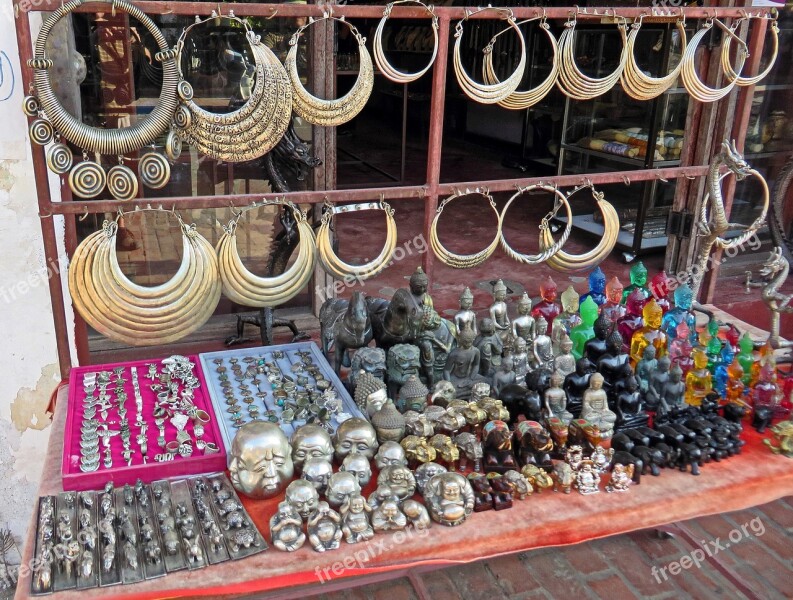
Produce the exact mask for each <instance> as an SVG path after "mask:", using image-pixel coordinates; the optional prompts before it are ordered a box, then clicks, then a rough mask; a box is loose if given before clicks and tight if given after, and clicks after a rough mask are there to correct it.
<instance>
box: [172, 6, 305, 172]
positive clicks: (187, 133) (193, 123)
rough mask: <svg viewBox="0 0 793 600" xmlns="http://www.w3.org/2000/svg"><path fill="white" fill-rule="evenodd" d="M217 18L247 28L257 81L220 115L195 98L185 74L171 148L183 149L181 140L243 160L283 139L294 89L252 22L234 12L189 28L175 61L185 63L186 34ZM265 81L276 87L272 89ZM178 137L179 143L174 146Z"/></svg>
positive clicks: (212, 154)
mask: <svg viewBox="0 0 793 600" xmlns="http://www.w3.org/2000/svg"><path fill="white" fill-rule="evenodd" d="M218 17H220V18H223V19H227V20H230V21H232V22H234V23H239V24H240V25H242V26H243V27H244V29H245V38H246V39H247V41H248V44H249V45H250V48H251V53H252V54H253V58H254V62H255V64H256V83H255V84H254V86H253V89H252V90H251V94H250V96H249V97H248V100H247V102H245V104H244V105H243V106H242V107H241V108H239V109H237V110H235V111H233V112H230V113H225V114H218V113H213V112H210V111H208V110H205V109H203V108H201V107H200V106H198V104H196V103H195V101H194V100H193V87H192V86H191V85H190V83H188V82H187V81H186V80H185V79H184V78H183V77H182V79H181V80H180V81H179V87H178V93H179V98H180V100H181V105H180V106H179V108H178V109H177V111H176V113H175V115H174V119H173V128H172V130H171V134H172V135H171V136H169V140H168V142H167V146H168V148H170V150H169V153H175V154H177V155H178V154H179V152H181V140H182V139H184V140H185V141H186V142H187V143H189V144H191V145H193V146H195V147H196V149H197V150H198V151H199V152H201V153H203V154H205V155H206V156H209V157H211V158H214V159H215V160H225V161H229V162H244V161H247V160H253V159H254V158H258V157H260V156H263V155H264V154H266V153H267V152H269V151H270V150H272V149H273V148H274V147H275V145H276V144H277V143H278V142H279V141H280V139H281V138H282V137H283V135H284V133H285V132H286V129H287V127H289V121H290V119H291V115H292V88H291V86H290V84H289V79H288V77H287V75H286V70H285V69H284V67H283V66H282V65H281V63H280V62H278V59H277V58H276V56H275V54H273V52H272V50H270V49H269V48H268V47H267V46H265V45H264V44H262V43H261V37H260V36H258V35H256V34H255V33H254V32H253V31H252V30H251V28H250V25H248V22H247V21H245V20H243V19H240V18H238V17H235V16H234V15H233V14H229V15H218V14H217V13H216V12H214V11H213V12H212V15H211V16H210V17H208V18H206V19H202V20H198V21H196V22H195V23H193V24H192V25H190V26H188V27H186V28H185V29H184V30H183V31H182V35H181V36H180V37H179V41H178V42H177V44H176V48H177V60H178V64H179V65H180V69H179V72H180V75H182V73H181V63H182V52H183V50H184V45H185V40H186V39H187V34H188V33H189V32H190V30H191V29H193V28H194V27H196V26H199V25H203V24H204V23H206V22H207V21H209V20H214V19H217V18H218ZM266 86H272V87H271V88H270V89H269V90H267V89H265V87H266ZM173 136H177V137H178V139H179V141H178V144H177V146H178V147H177V148H176V149H174V148H173V146H174V144H175V143H176V141H175V140H174V139H173Z"/></svg>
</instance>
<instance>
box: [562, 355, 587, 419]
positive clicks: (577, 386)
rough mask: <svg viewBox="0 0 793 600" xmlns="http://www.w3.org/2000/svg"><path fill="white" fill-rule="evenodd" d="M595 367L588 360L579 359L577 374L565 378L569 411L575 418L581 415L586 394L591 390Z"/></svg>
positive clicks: (576, 366) (576, 367)
mask: <svg viewBox="0 0 793 600" xmlns="http://www.w3.org/2000/svg"><path fill="white" fill-rule="evenodd" d="M593 371H594V365H592V363H591V362H589V360H588V359H586V358H579V359H578V360H577V361H576V363H575V372H574V373H570V374H569V375H568V376H567V377H565V378H564V385H563V386H562V389H564V391H565V393H566V394H567V410H569V411H570V412H571V413H572V414H573V416H574V417H575V416H578V415H580V414H581V407H582V405H583V402H584V392H586V391H587V389H589V378H590V377H592V372H593Z"/></svg>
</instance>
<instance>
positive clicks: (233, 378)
mask: <svg viewBox="0 0 793 600" xmlns="http://www.w3.org/2000/svg"><path fill="white" fill-rule="evenodd" d="M198 358H199V360H200V361H201V367H202V368H203V371H204V378H205V379H206V381H207V385H208V388H209V396H210V398H211V399H212V404H213V406H214V408H215V417H216V421H217V422H218V423H219V424H220V430H221V433H222V435H223V440H224V441H225V443H226V447H227V448H231V441H232V440H233V439H234V435H235V434H236V432H237V429H238V428H239V426H241V425H242V424H244V423H246V422H248V421H251V420H253V418H254V417H252V416H251V415H252V414H253V415H256V417H255V418H258V419H260V420H270V421H272V422H274V423H278V424H279V425H280V427H281V429H282V430H283V431H284V433H285V434H286V435H287V436H291V435H292V432H293V431H294V430H295V428H296V427H299V426H300V425H304V424H305V423H306V422H308V421H309V420H312V419H319V415H318V409H317V407H319V406H320V405H321V404H322V400H321V393H322V390H321V389H320V387H324V388H327V389H329V390H333V391H334V392H335V394H336V396H337V398H338V400H339V401H340V410H339V411H338V413H337V414H333V412H332V411H330V413H331V414H330V415H329V418H328V419H327V421H326V423H327V427H328V428H329V429H330V430H331V431H335V430H336V427H338V426H339V424H340V423H341V422H342V421H343V420H344V419H345V418H349V417H362V416H363V415H362V414H361V411H360V410H359V409H358V407H357V406H356V404H355V402H354V401H353V399H352V398H351V397H350V395H349V393H348V392H347V390H346V389H345V388H344V385H343V384H342V383H341V380H340V379H339V378H338V377H337V376H336V373H334V371H333V368H332V367H331V366H330V364H328V361H327V360H326V359H325V357H324V356H323V355H322V352H321V351H320V349H319V347H318V346H317V345H316V344H315V343H314V342H298V343H295V344H281V345H278V346H261V347H258V348H243V349H239V350H228V351H222V352H209V353H206V354H199V355H198ZM232 361H233V362H232ZM306 361H308V363H309V364H310V370H307V369H306V368H304V367H294V365H296V364H298V363H301V364H304V365H305V364H306ZM268 365H269V366H268ZM273 366H277V369H273V368H272V367H273ZM295 368H296V369H297V370H295ZM268 370H269V371H273V370H275V371H280V373H281V374H282V375H283V378H282V382H291V383H293V384H294V390H293V391H292V390H287V393H286V394H283V393H282V392H283V390H279V389H277V387H276V386H274V385H273V383H272V382H271V381H270V379H269V378H268V372H267V371H268ZM312 370H313V372H312ZM318 380H319V386H318ZM276 385H277V384H276ZM226 390H230V391H226ZM309 390H310V391H311V394H312V395H313V396H312V398H311V399H309V401H308V403H306V402H305V400H301V406H300V407H298V406H297V402H298V398H297V396H298V395H300V393H302V395H303V396H305V395H306V394H307V393H308V391H309ZM276 393H278V394H279V396H280V397H279V398H276ZM229 398H233V399H234V400H235V402H232V400H230V399H229ZM312 405H313V406H312ZM234 407H239V409H238V410H237V409H235V408H234ZM249 407H250V408H249ZM289 409H291V411H292V414H293V415H294V418H293V419H292V420H291V421H290V420H289V419H288V418H287V419H286V420H284V418H283V417H284V411H285V410H289ZM230 410H231V411H232V412H230ZM301 410H303V411H305V412H306V413H307V414H306V415H305V416H302V415H301ZM319 410H321V409H319ZM233 411H236V412H233ZM251 411H253V413H251ZM311 411H313V412H311ZM235 415H238V416H237V418H236V421H235Z"/></svg>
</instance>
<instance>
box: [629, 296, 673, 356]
mask: <svg viewBox="0 0 793 600" xmlns="http://www.w3.org/2000/svg"><path fill="white" fill-rule="evenodd" d="M663 316H664V313H663V311H662V310H661V307H660V306H659V305H658V303H657V302H656V301H655V298H652V299H651V300H650V301H649V302H648V303H647V304H645V305H644V308H643V309H642V319H643V321H644V326H643V327H641V328H640V329H637V330H636V332H635V333H634V334H633V336H632V337H631V351H630V355H631V363H632V364H634V365H635V364H636V363H638V362H639V361H640V360H641V359H642V356H644V349H645V348H646V347H647V346H654V347H655V356H656V357H657V358H661V357H662V356H665V355H666V344H667V339H666V334H665V333H664V332H663V331H661V319H663Z"/></svg>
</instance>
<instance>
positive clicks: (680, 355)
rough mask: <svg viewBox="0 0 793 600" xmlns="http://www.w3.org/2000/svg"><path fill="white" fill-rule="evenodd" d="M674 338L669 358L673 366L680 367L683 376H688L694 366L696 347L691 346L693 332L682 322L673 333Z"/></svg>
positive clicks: (671, 338) (670, 344)
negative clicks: (693, 353) (693, 356)
mask: <svg viewBox="0 0 793 600" xmlns="http://www.w3.org/2000/svg"><path fill="white" fill-rule="evenodd" d="M672 336H673V337H670V340H671V341H670V342H669V358H670V359H671V360H672V364H674V365H678V366H679V367H680V370H681V371H683V375H687V374H688V372H689V371H690V370H691V368H692V367H693V366H694V359H693V358H692V352H693V351H694V346H692V345H691V332H690V330H689V329H688V323H686V322H685V321H681V322H680V323H679V324H678V326H677V327H676V328H675V329H674V330H673V331H672Z"/></svg>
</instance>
